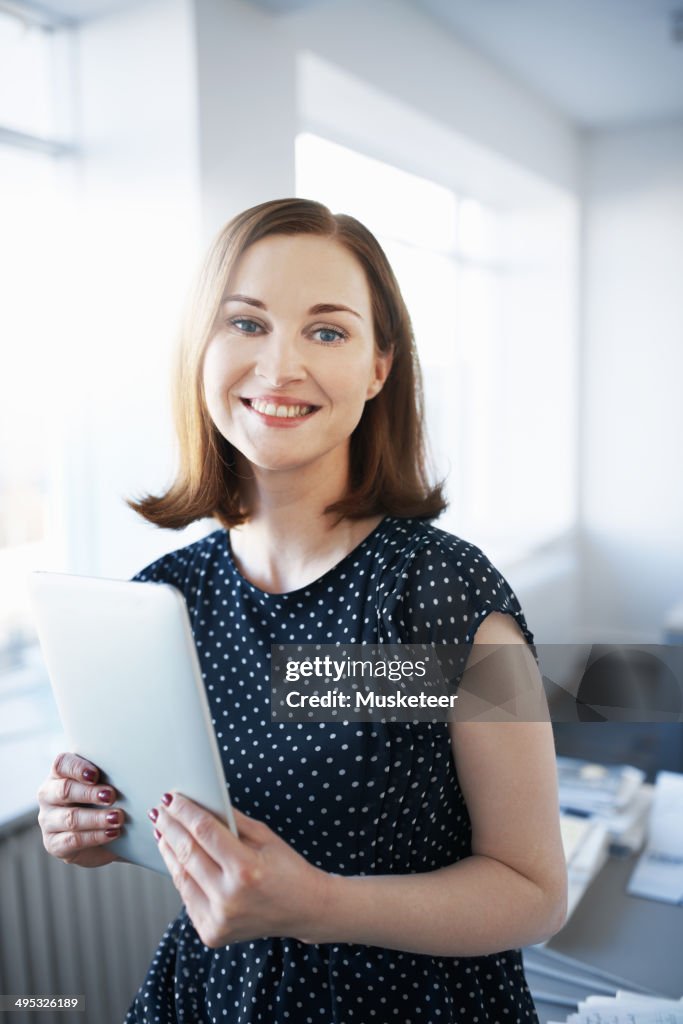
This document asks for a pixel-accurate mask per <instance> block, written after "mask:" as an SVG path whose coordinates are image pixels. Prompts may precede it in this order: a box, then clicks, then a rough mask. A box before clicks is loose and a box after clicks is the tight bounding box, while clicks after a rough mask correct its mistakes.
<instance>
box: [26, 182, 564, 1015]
mask: <svg viewBox="0 0 683 1024" xmlns="http://www.w3.org/2000/svg"><path fill="white" fill-rule="evenodd" d="M175 383H176V394H175V403H176V414H177V417H176V418H177V428H178V433H179V438H180V455H181V465H180V470H179V473H178V477H177V479H176V481H175V483H174V484H173V486H172V487H171V488H170V489H169V491H168V492H167V493H166V494H164V495H162V496H160V497H155V496H148V497H147V498H145V499H144V500H141V501H139V502H131V504H132V506H133V507H134V508H136V509H137V510H138V511H139V512H140V513H142V514H143V515H144V516H145V517H146V518H147V519H149V520H151V521H152V522H155V523H157V524H158V525H160V526H166V527H173V528H179V527H182V526H185V525H186V524H188V523H190V522H192V521H194V520H196V519H199V518H202V517H205V516H210V515H213V516H215V517H216V518H217V519H218V520H219V522H220V523H221V528H220V529H218V530H216V531H215V532H213V533H211V534H210V535H209V536H208V537H205V538H204V539H202V540H200V541H198V542H196V543H194V544H190V545H189V546H187V547H185V548H182V549H180V550H179V551H175V552H173V553H171V554H169V555H165V556H163V557H162V558H160V559H159V560H158V561H156V562H155V563H154V564H153V565H151V566H149V567H148V568H147V569H145V570H143V571H142V572H141V573H139V574H138V576H137V577H136V578H137V579H139V580H151V581H165V582H170V583H173V584H175V585H176V586H177V587H179V588H180V589H181V590H182V591H183V593H184V594H185V597H186V599H187V603H188V607H189V610H190V615H191V618H192V622H193V630H194V635H195V640H196V643H197V647H198V651H199V655H200V659H201V662H202V668H203V672H204V678H205V681H206V687H207V694H208V697H209V701H210V705H211V709H212V714H213V721H214V725H215V727H216V733H217V736H218V739H219V745H220V747H221V751H222V756H223V762H224V767H225V773H226V778H227V780H228V782H229V785H230V792H231V797H232V800H233V803H234V805H235V807H236V809H237V810H236V818H237V825H238V829H239V833H240V838H239V839H237V838H236V837H234V836H233V835H232V834H231V833H230V832H229V830H228V829H227V828H225V827H224V826H223V825H222V824H221V823H219V822H218V821H217V820H216V819H215V818H213V817H212V816H211V815H209V814H207V813H206V812H203V811H202V810H201V809H200V808H199V807H198V806H197V805H196V804H194V803H192V802H191V801H190V800H188V799H186V798H184V797H183V796H182V795H181V794H178V793H167V794H164V795H163V797H162V795H161V794H160V800H159V805H158V807H155V808H152V809H151V810H150V817H151V819H152V822H153V824H151V826H150V827H153V828H154V829H155V836H156V838H157V840H158V842H159V851H160V855H161V856H162V857H163V858H164V860H165V862H166V864H167V865H168V867H169V870H170V872H171V875H172V877H173V880H174V884H175V885H176V887H177V889H178V891H179V893H180V895H181V897H182V899H183V903H184V909H183V911H182V913H181V914H180V916H179V917H178V918H177V919H176V920H175V921H174V922H173V923H172V924H171V925H170V926H169V929H168V930H167V932H166V934H165V935H164V937H163V938H162V940H161V944H160V947H159V949H158V951H157V954H156V956H155V958H154V961H153V963H152V965H151V967H150V969H149V973H148V975H147V978H146V979H145V982H144V984H143V986H142V987H141V989H140V992H139V993H138V995H137V997H136V999H135V1001H134V1002H133V1005H132V1006H131V1008H130V1011H129V1014H128V1017H127V1021H129V1022H134V1021H145V1022H147V1021H149V1022H151V1021H167V1020H168V1021H175V1020H185V1021H192V1022H200V1021H201V1022H204V1021H206V1022H209V1021H218V1020H230V1021H235V1022H237V1021H239V1022H240V1024H244V1022H258V1021H263V1022H280V1021H286V1020H287V1021H296V1022H297V1024H306V1022H313V1021H320V1022H325V1024H329V1022H332V1021H344V1022H347V1021H359V1022H363V1024H369V1022H371V1021H376V1022H378V1024H381V1022H385V1021H396V1020H399V1021H401V1022H402V1024H404V1022H406V1021H420V1020H422V1021H429V1022H435V1021H437V1020H438V1021H444V1022H445V1021H458V1022H462V1021H468V1022H470V1021H481V1022H483V1021H505V1022H510V1024H512V1022H515V1021H524V1022H526V1021H529V1020H536V1019H537V1018H536V1014H535V1011H534V1008H533V1003H532V1000H531V997H530V994H529V991H528V988H527V985H526V982H525V979H524V974H523V969H522V963H521V956H520V953H519V950H518V947H519V946H521V945H525V944H530V943H536V942H540V941H543V940H545V939H547V938H548V937H549V936H550V935H552V934H554V932H556V931H557V930H558V929H559V927H560V926H561V924H562V922H563V920H564V914H565V898H566V895H565V888H566V877H565V864H564V857H563V852H562V846H561V841H560V834H559V817H558V806H557V787H556V774H555V761H554V748H553V741H552V733H551V728H550V725H549V724H548V723H547V722H528V723H524V722H517V723H515V724H514V725H509V724H501V723H481V722H480V723H467V722H457V721H456V722H450V723H421V722H415V723H405V724H396V723H393V724H392V723H389V724H383V723H381V722H370V723H364V724H362V725H358V724H356V723H354V724H345V723H339V724H334V725H331V724H324V723H323V724H320V723H319V724H315V725H312V724H308V723H307V724H305V725H304V724H298V725H294V724H290V723H287V724H283V723H277V724H276V723H273V722H272V721H271V718H270V687H269V652H270V645H271V644H273V643H292V642H304V643H305V642H314V643H331V644H336V643H349V642H355V643H377V642H388V643H396V642H398V643H400V642H412V643H437V644H443V643H461V644H469V643H474V644H475V645H476V644H479V643H489V644H491V643H502V644H525V643H530V644H531V643H533V637H532V634H531V633H530V631H529V629H528V628H527V625H526V622H525V619H524V616H523V614H522V611H521V609H520V607H519V604H518V602H517V599H516V597H515V595H514V594H513V592H512V591H511V590H510V588H509V586H508V584H507V583H506V581H505V580H504V579H503V577H502V576H501V575H500V573H499V572H497V570H496V569H495V568H494V567H493V566H492V565H491V563H490V562H489V561H488V559H487V558H486V557H485V555H484V554H483V553H482V552H481V551H480V550H479V549H478V548H476V547H475V546H474V545H472V544H470V543H467V542H465V541H463V540H461V539H459V538H457V537H455V536H453V535H451V534H448V533H445V532H444V531H442V530H439V529H438V528H436V527H434V526H432V525H431V524H430V520H432V519H434V518H435V517H436V516H437V515H438V514H439V513H440V512H441V511H442V510H443V508H444V505H445V502H444V500H443V497H442V494H441V490H440V488H439V487H433V486H430V484H429V482H428V479H427V474H426V470H425V461H424V449H423V436H422V418H421V397H420V396H421V393H420V387H419V370H418V366H417V361H416V356H415V351H414V343H413V338H412V333H411V328H410V321H409V318H408V314H407V312H406V309H405V306H404V304H403V301H402V299H401V296H400V292H399V289H398V286H397V284H396V281H395V279H394V276H393V274H392V272H391V269H390V267H389V266H388V264H387V261H386V257H385V256H384V253H383V252H382V250H381V248H380V247H379V245H378V243H377V242H376V240H375V239H374V238H373V236H372V235H371V234H370V233H369V232H368V231H367V230H366V229H365V228H364V227H363V226H362V225H361V224H359V223H358V222H357V221H355V220H354V219H353V218H351V217H347V216H341V215H338V216H333V215H332V214H331V213H330V212H329V210H327V209H326V208H325V207H324V206H321V205H320V204H318V203H313V202H310V201H307V200H303V199H287V200H277V201H274V202H270V203H264V204H262V205H260V206H257V207H255V208H253V209H251V210H247V211H246V212H245V213H243V214H241V215H240V216H238V217H236V218H235V219H234V220H233V221H231V222H230V223H229V224H228V225H227V226H226V227H225V228H224V229H223V231H222V232H221V233H220V234H219V236H218V237H217V239H216V241H215V242H214V244H213V246H212V248H211V250H210V252H209V254H208V257H207V260H206V262H205V264H204V267H203V269H202V272H201V274H200V277H199V280H198V283H197V286H196V289H195V292H194V299H193V302H192V304H191V307H190V309H189V315H188V317H187V320H186V323H185V326H184V329H183V332H182V344H181V348H180V359H179V363H178V369H177V373H176V381H175ZM539 685H540V681H539ZM96 772H97V769H96V767H95V766H93V765H89V764H87V763H86V762H84V761H83V760H82V759H79V758H76V757H75V756H74V755H62V757H61V758H60V759H58V760H57V761H56V762H55V765H54V767H53V772H52V776H51V778H50V779H49V780H46V783H45V784H44V786H43V787H42V790H41V794H40V797H41V818H40V820H41V826H42V828H43V832H44V835H45V845H46V847H47V849H48V850H49V851H50V852H51V853H53V854H55V855H56V856H59V857H62V859H64V860H67V861H70V862H73V863H77V864H84V865H87V866H94V865H97V864H103V863H107V862H108V861H109V860H111V859H113V857H112V855H111V854H109V853H108V852H107V846H106V844H107V842H108V841H109V839H110V838H111V834H112V833H114V834H118V832H119V827H120V824H121V820H120V818H121V815H120V812H117V811H115V810H113V809H112V802H111V801H110V802H109V804H108V805H107V807H106V808H104V809H100V810H95V809H89V807H87V806H86V807H83V806H82V805H90V804H94V803H96V802H97V794H98V787H97V774H96ZM111 796H112V797H113V796H115V794H113V793H112V794H111ZM74 804H79V805H81V807H82V809H81V810H79V811H78V812H77V813H74Z"/></svg>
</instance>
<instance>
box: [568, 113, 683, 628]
mask: <svg viewBox="0 0 683 1024" xmlns="http://www.w3.org/2000/svg"><path fill="white" fill-rule="evenodd" d="M585 167H586V179H585V182H586V183H585V188H586V191H585V201H586V250H585V256H586V270H585V287H586V307H585V353H584V373H585V380H584V405H583V415H582V420H583V423H584V433H583V443H582V460H581V461H582V467H583V492H582V525H583V544H582V564H583V573H582V592H581V608H582V612H583V615H584V623H583V626H584V629H585V631H586V633H587V634H589V635H597V636H601V637H607V635H608V634H610V635H611V636H613V637H614V639H619V638H621V637H622V636H627V637H628V636H632V637H633V638H634V639H635V640H636V641H638V640H641V641H643V642H644V641H645V639H646V638H648V637H650V638H651V639H652V641H653V642H654V641H656V640H657V639H658V638H659V636H660V632H659V631H660V628H661V625H662V620H663V617H664V613H665V611H666V609H667V608H668V607H669V606H670V605H672V604H673V603H675V602H677V601H680V600H681V599H683V530H682V529H681V524H683V474H682V473H681V447H682V442H683V402H682V401H681V382H682V381H683V302H682V301H681V295H682V294H683V285H682V282H683V121H682V120H677V121H674V122H669V123H663V124H655V125H652V126H650V127H644V128H639V129H632V130H628V131H627V130H622V131H619V132H614V133H600V134H597V135H595V136H592V137H589V138H588V139H587V141H586V165H585Z"/></svg>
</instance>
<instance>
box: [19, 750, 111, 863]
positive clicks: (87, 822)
mask: <svg viewBox="0 0 683 1024" xmlns="http://www.w3.org/2000/svg"><path fill="white" fill-rule="evenodd" d="M99 777H100V773H99V770H98V768H97V767H96V766H95V765H94V764H92V762H91V761H86V760H85V758H83V757H79V755H78V754H68V753H67V754H58V755H57V757H56V758H55V759H54V762H53V764H52V769H51V771H50V774H49V775H48V777H47V778H46V779H45V781H44V782H43V784H42V785H41V787H40V789H39V790H38V803H39V805H40V813H39V814H38V824H39V825H40V829H41V832H42V833H43V845H44V847H45V849H46V850H47V852H48V853H51V854H52V856H53V857H59V859H60V860H63V861H65V862H66V863H67V864H78V865H80V866H81V867H84V868H97V867H100V866H101V865H103V864H111V863H112V862H113V861H118V860H123V858H122V857H119V856H117V855H116V854H115V853H113V852H112V851H110V850H108V849H107V848H106V845H105V844H106V843H110V842H111V841H112V840H113V839H116V838H118V836H120V835H121V825H122V824H123V811H122V810H121V809H120V808H117V809H115V808H114V807H113V806H112V804H113V803H114V801H115V800H116V797H117V793H116V790H115V789H114V788H113V787H112V786H109V785H107V784H102V783H100V784H98V779H99Z"/></svg>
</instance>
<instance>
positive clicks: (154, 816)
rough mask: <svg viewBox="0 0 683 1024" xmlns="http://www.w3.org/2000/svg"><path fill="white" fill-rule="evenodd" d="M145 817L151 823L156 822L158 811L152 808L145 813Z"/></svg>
mask: <svg viewBox="0 0 683 1024" xmlns="http://www.w3.org/2000/svg"><path fill="white" fill-rule="evenodd" d="M147 817H148V818H149V819H150V820H151V821H156V820H157V818H158V817H159V812H158V810H157V809H156V807H152V809H151V810H149V811H147Z"/></svg>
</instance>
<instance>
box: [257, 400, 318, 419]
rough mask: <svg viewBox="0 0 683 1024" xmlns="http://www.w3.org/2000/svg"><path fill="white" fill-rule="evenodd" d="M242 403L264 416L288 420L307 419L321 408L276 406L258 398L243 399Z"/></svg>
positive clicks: (315, 406)
mask: <svg viewBox="0 0 683 1024" xmlns="http://www.w3.org/2000/svg"><path fill="white" fill-rule="evenodd" d="M242 403H243V404H244V405H246V406H247V407H248V408H249V409H253V410H254V412H258V413H261V415H262V416H275V417H276V418H277V419H286V420H293V419H305V418H306V417H307V416H311V415H312V414H313V413H314V412H317V410H318V409H319V408H320V406H319V405H276V404H275V402H264V401H261V400H260V399H258V398H243V399H242Z"/></svg>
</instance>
